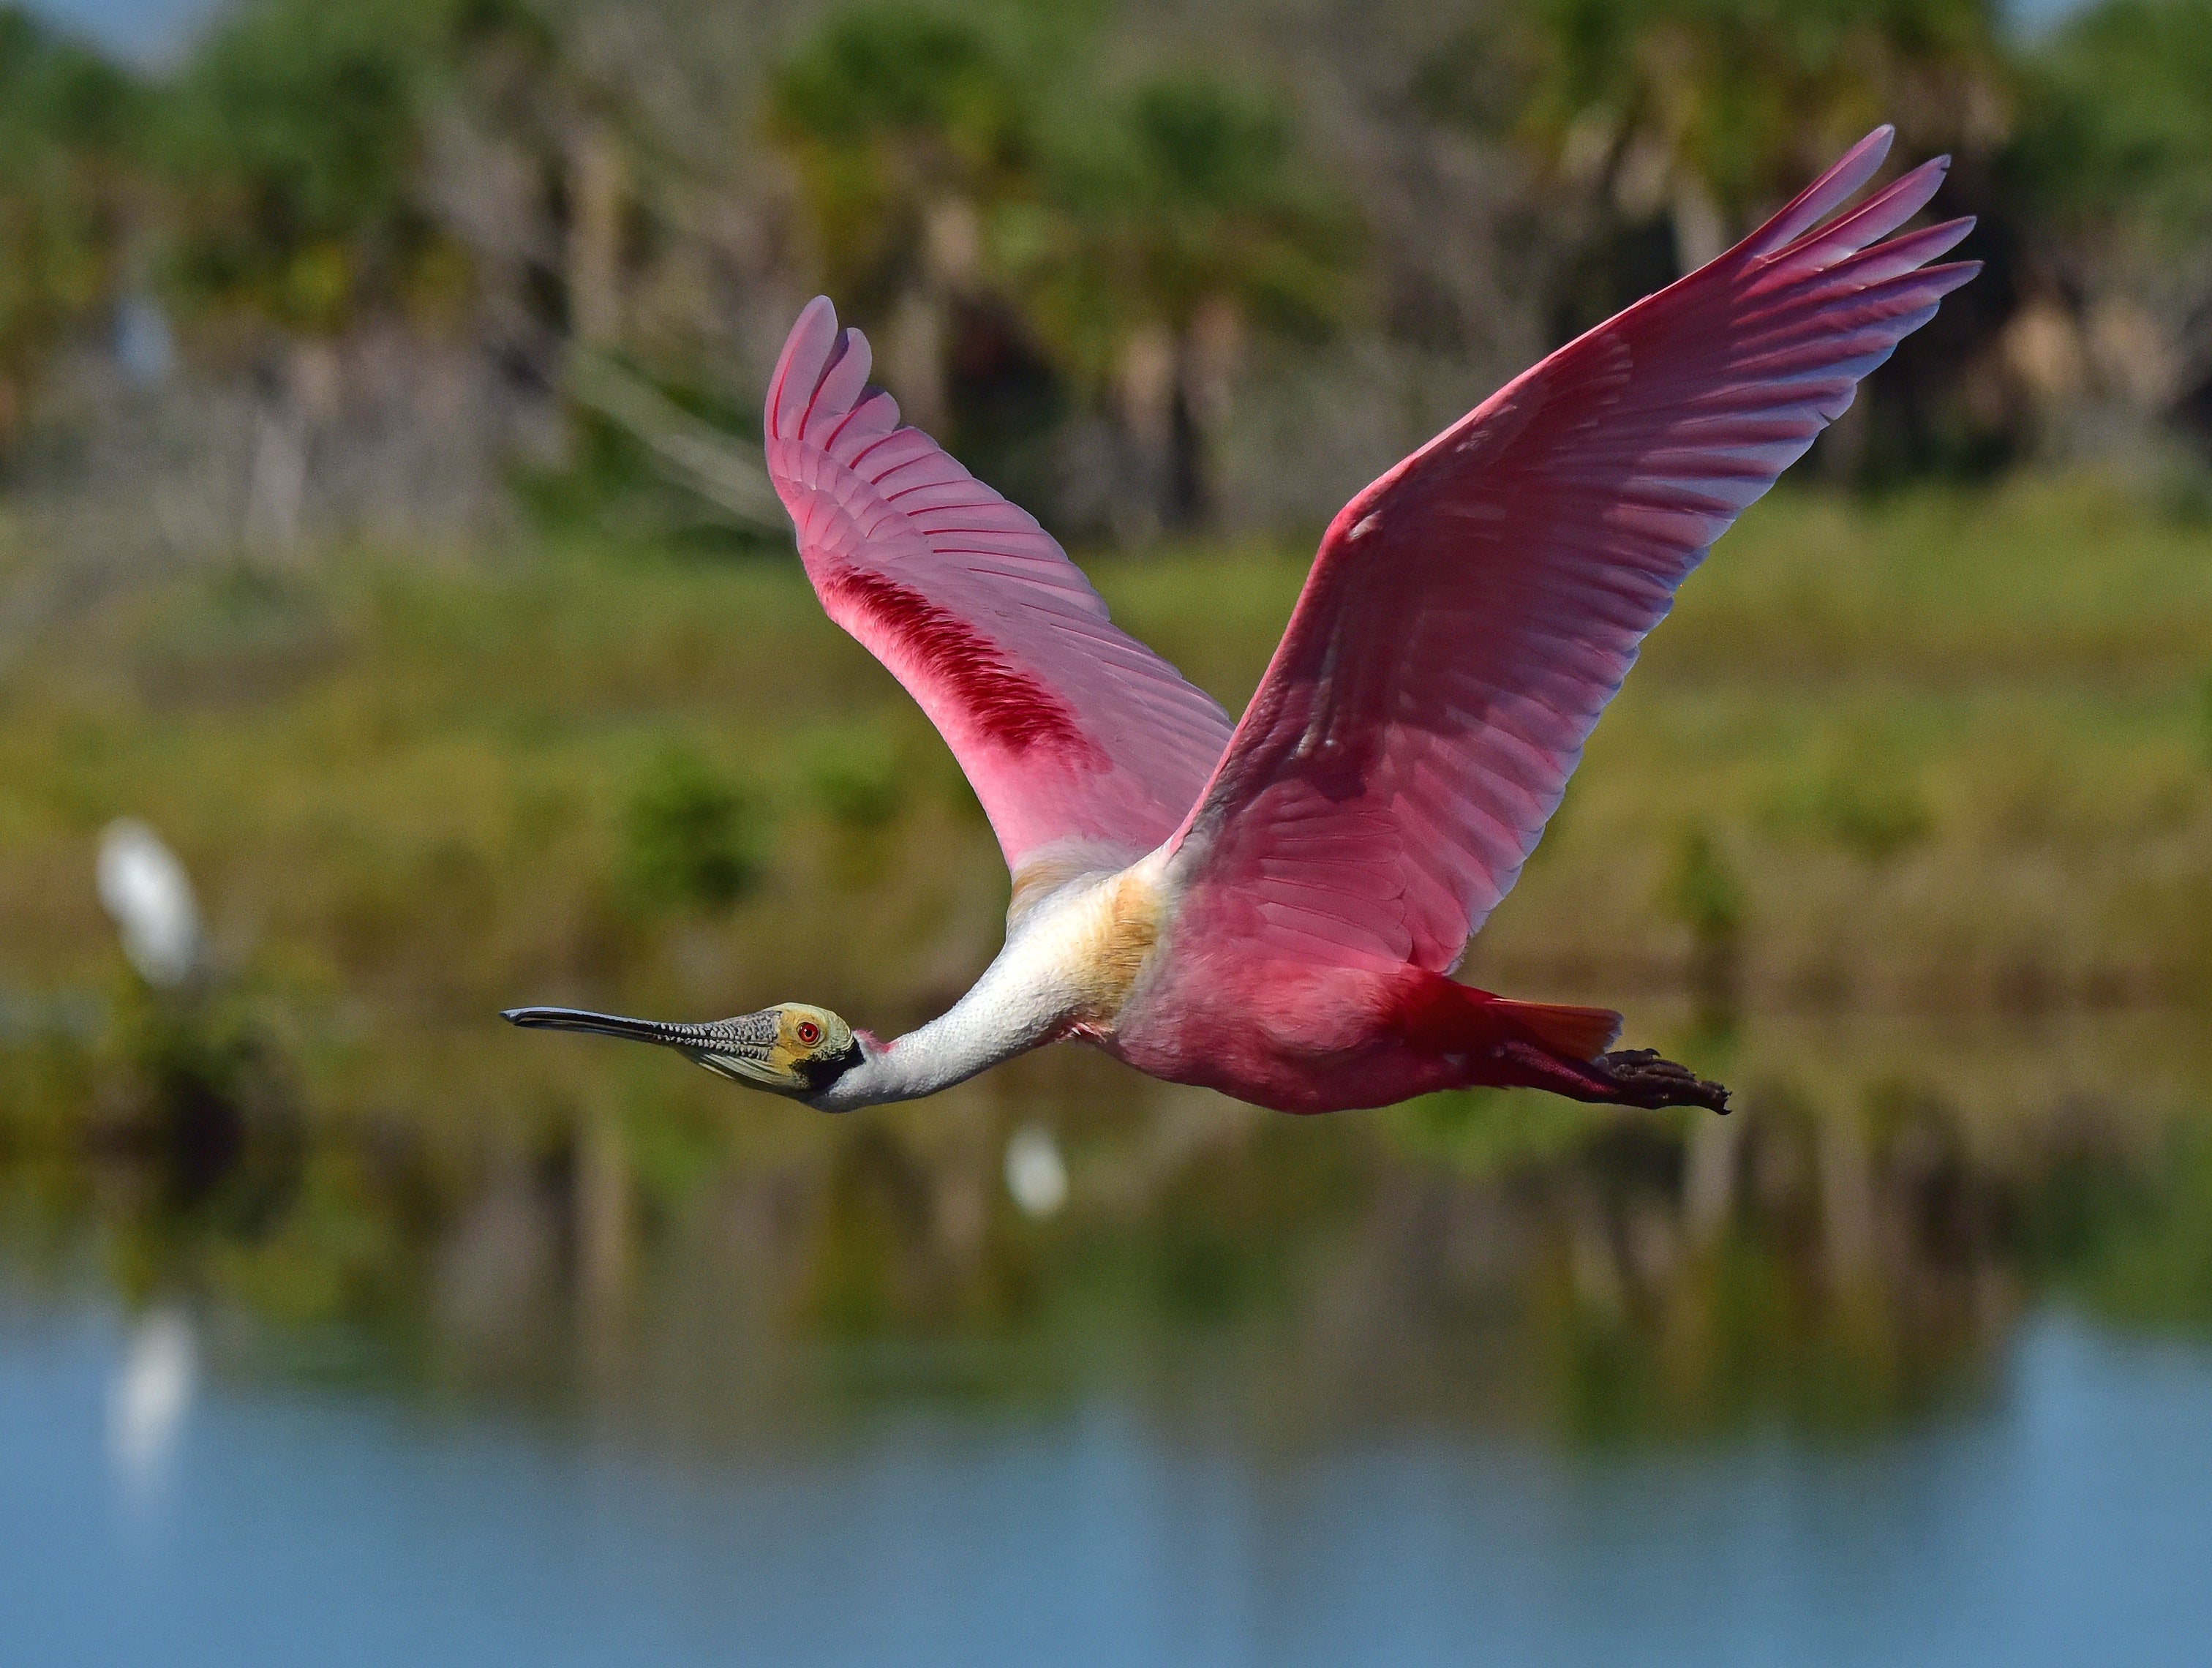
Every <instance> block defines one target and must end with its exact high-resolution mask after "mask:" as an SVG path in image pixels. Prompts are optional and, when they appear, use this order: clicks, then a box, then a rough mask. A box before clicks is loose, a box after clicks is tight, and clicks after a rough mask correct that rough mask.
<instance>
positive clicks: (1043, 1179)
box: [1006, 1123, 1067, 1217]
mask: <svg viewBox="0 0 2212 1668" xmlns="http://www.w3.org/2000/svg"><path fill="white" fill-rule="evenodd" d="M1006 1191H1007V1192H1009V1193H1011V1194H1012V1195H1013V1198H1014V1202H1015V1203H1016V1204H1018V1205H1019V1206H1020V1207H1021V1208H1022V1214H1024V1215H1026V1216H1037V1217H1044V1216H1053V1215H1057V1214H1059V1211H1060V1207H1061V1206H1062V1205H1064V1204H1066V1202H1067V1165H1066V1161H1065V1160H1062V1159H1061V1157H1060V1143H1059V1142H1058V1141H1055V1140H1054V1139H1053V1134H1052V1131H1051V1130H1049V1129H1046V1128H1045V1127H1044V1126H1043V1125H1042V1124H1037V1123H1026V1124H1024V1125H1023V1126H1022V1127H1021V1128H1020V1129H1017V1130H1015V1131H1014V1133H1013V1135H1012V1138H1011V1139H1010V1140H1009V1141H1007V1142H1006Z"/></svg>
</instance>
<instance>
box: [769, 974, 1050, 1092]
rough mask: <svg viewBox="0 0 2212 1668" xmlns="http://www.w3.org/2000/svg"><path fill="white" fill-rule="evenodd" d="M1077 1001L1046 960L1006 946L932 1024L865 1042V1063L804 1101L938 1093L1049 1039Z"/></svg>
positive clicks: (861, 1062)
mask: <svg viewBox="0 0 2212 1668" xmlns="http://www.w3.org/2000/svg"><path fill="white" fill-rule="evenodd" d="M1073 1006H1074V995H1073V991H1071V990H1070V989H1067V988H1066V983H1065V981H1064V980H1062V979H1060V978H1059V977H1055V970H1054V968H1053V967H1052V966H1051V965H1049V963H1047V962H1043V961H1042V960H1041V959H1039V958H1037V957H1035V956H1028V955H1021V954H1018V953H1016V950H1015V947H1014V946H1012V945H1009V946H1008V947H1006V949H1004V950H1001V951H1000V953H999V959H997V960H996V961H994V962H993V963H992V964H991V965H990V966H989V967H987V968H986V969H985V970H984V971H983V977H981V978H980V979H978V980H976V981H975V985H974V987H973V988H972V989H969V992H968V994H967V995H964V996H963V997H962V998H961V999H960V1000H959V1001H957V1002H955V1003H954V1004H953V1005H952V1006H951V1007H949V1008H947V1009H946V1010H945V1012H944V1013H942V1014H939V1015H938V1016H937V1018H935V1019H933V1020H931V1021H930V1022H929V1023H928V1024H927V1025H926V1026H921V1027H919V1028H918V1029H916V1030H914V1031H909V1032H907V1033H906V1035H905V1036H903V1037H900V1038H896V1039H895V1040H893V1041H891V1042H890V1043H888V1044H882V1045H881V1046H874V1045H871V1044H865V1043H864V1044H862V1045H861V1046H862V1049H863V1056H862V1058H861V1061H860V1064H859V1065H857V1066H854V1068H852V1069H851V1070H849V1071H848V1072H847V1073H846V1074H844V1075H843V1076H842V1077H840V1078H839V1079H838V1080H837V1081H836V1082H834V1083H832V1084H831V1085H830V1086H829V1087H828V1088H826V1089H824V1090H823V1091H822V1093H820V1094H818V1095H812V1096H809V1097H808V1098H807V1105H810V1106H813V1107H816V1108H818V1109H819V1110H820V1111H825V1112H846V1111H852V1110H854V1108H855V1107H860V1106H873V1105H879V1104H880V1103H882V1102H884V1101H886V1100H914V1099H919V1098H920V1097H921V1096H923V1095H926V1094H935V1093H937V1092H938V1091H939V1089H949V1088H951V1087H952V1086H953V1085H954V1084H955V1083H961V1082H965V1081H967V1080H968V1079H969V1078H971V1077H973V1076H975V1074H976V1073H977V1072H980V1071H987V1070H988V1069H989V1068H991V1067H993V1066H995V1065H997V1064H998V1063H999V1062H1000V1061H1001V1060H1010V1059H1012V1057H1013V1056H1015V1055H1017V1054H1021V1053H1024V1052H1026V1051H1027V1050H1030V1049H1033V1048H1035V1047H1036V1046H1037V1045H1038V1044H1041V1043H1048V1042H1050V1041H1051V1040H1052V1039H1053V1038H1054V1037H1056V1036H1058V1035H1059V1034H1060V1029H1061V1026H1062V1025H1063V1024H1064V1022H1065V1020H1066V1016H1067V1014H1068V1013H1069V1012H1070V1010H1071V1009H1072V1008H1073Z"/></svg>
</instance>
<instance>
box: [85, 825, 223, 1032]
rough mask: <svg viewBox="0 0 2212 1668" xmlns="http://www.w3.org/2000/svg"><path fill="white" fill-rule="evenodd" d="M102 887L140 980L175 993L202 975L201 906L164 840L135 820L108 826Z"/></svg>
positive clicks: (102, 858)
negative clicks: (200, 973)
mask: <svg viewBox="0 0 2212 1668" xmlns="http://www.w3.org/2000/svg"><path fill="white" fill-rule="evenodd" d="M99 884H100V904H102V905H103V906H104V907H105V908H106V910H107V913H108V915H109V916H111V917H112V919H113V920H114V922H115V925H116V928H118V931H120V932H121V934H122V935H123V953H124V954H125V956H127V957H128V958H130V961H131V966H133V967H134V968H136V969H137V971H138V977H141V978H143V979H144V980H145V981H146V983H149V984H150V985H152V986H153V987H154V988H155V989H157V990H172V989H176V988H177V987H178V986H179V985H181V984H183V983H185V982H186V981H187V980H189V979H190V978H191V977H192V975H193V974H194V973H195V972H196V971H198V969H199V965H200V956H201V952H202V942H201V938H200V911H199V905H198V904H197V903H196V902H194V901H193V898H192V883H191V878H190V877H189V876H188V875H186V874H185V866H184V865H183V864H182V863H180V862H179V861H177V855H176V854H175V853H174V852H173V851H171V850H170V849H169V848H168V847H167V846H166V845H164V844H162V843H161V836H160V835H158V834H156V833H155V831H153V830H152V829H150V828H149V827H147V826H146V825H145V824H144V823H142V822H140V821H138V820H137V819H135V818H131V817H124V818H120V819H118V820H116V821H114V822H112V823H110V824H108V825H107V828H106V831H105V832H103V833H102V834H101V835H100V867H99Z"/></svg>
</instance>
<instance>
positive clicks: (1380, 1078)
mask: <svg viewBox="0 0 2212 1668" xmlns="http://www.w3.org/2000/svg"><path fill="white" fill-rule="evenodd" d="M1412 975H1413V970H1412V969H1409V968H1407V967H1404V966H1402V965H1388V964H1386V965H1376V966H1372V967H1314V966H1310V965H1301V964H1297V963H1285V962H1273V963H1263V962H1243V961H1239V962H1234V963H1229V964H1228V965H1218V964H1217V965H1212V966H1208V965H1204V964H1202V963H1201V964H1200V965H1198V966H1195V967H1191V968H1187V969H1170V970H1168V971H1167V973H1166V976H1165V977H1161V978H1159V979H1158V980H1157V981H1156V982H1153V983H1151V984H1150V986H1149V988H1147V989H1143V990H1140V992H1139V995H1138V996H1137V999H1136V1000H1135V1001H1133V1002H1132V1003H1131V1004H1130V1006H1129V1007H1128V1008H1127V1010H1125V1011H1124V1012H1123V1014H1121V1021H1120V1023H1119V1025H1118V1026H1116V1027H1115V1032H1114V1033H1113V1034H1112V1035H1111V1036H1109V1037H1105V1038H1101V1039H1100V1041H1101V1044H1102V1045H1103V1047H1104V1048H1105V1049H1106V1050H1107V1051H1108V1052H1109V1053H1110V1054H1112V1055H1114V1056H1115V1057H1116V1058H1118V1059H1121V1060H1123V1061H1126V1062H1127V1063H1128V1064H1130V1065H1132V1066H1134V1067H1135V1068H1137V1069H1138V1070H1139V1071H1141V1072H1146V1073H1148V1074H1151V1075H1152V1076H1154V1077H1158V1078H1164V1079H1165V1080H1166V1081H1169V1082H1170V1083H1193V1084H1197V1085H1200V1086H1201V1087H1206V1088H1210V1089H1218V1090H1219V1091H1220V1092H1221V1093H1224V1094H1227V1095H1233V1096H1234V1097H1236V1098H1237V1099H1239V1100H1249V1101H1250V1102H1252V1103H1253V1104H1254V1105H1261V1106H1267V1107H1272V1108H1273V1109H1274V1110H1275V1111H1283V1112H1335V1111H1349V1110H1351V1109H1352V1108H1354V1107H1360V1106H1386V1105H1389V1104H1390V1103H1391V1102H1393V1101H1397V1100H1403V1099H1406V1098H1407V1096H1409V1095H1417V1094H1427V1093H1431V1091H1433V1090H1437V1089H1443V1088H1451V1087H1457V1086H1458V1085H1459V1084H1461V1083H1463V1082H1465V1081H1468V1079H1467V1072H1466V1066H1465V1062H1463V1061H1458V1060H1455V1059H1454V1058H1453V1057H1451V1056H1444V1055H1440V1054H1437V1053H1433V1052H1429V1051H1425V1050H1416V1049H1414V1048H1412V1047H1409V1046H1408V1045H1407V1044H1406V1042H1405V1041H1404V1040H1403V1039H1402V1038H1401V1017H1400V1010H1401V1007H1402V995H1403V991H1404V989H1405V987H1406V984H1407V979H1408V977H1409V976H1412Z"/></svg>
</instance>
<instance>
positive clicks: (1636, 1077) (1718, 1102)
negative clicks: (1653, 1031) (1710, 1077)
mask: <svg viewBox="0 0 2212 1668" xmlns="http://www.w3.org/2000/svg"><path fill="white" fill-rule="evenodd" d="M1589 1065H1590V1069H1592V1070H1593V1071H1596V1072H1598V1073H1601V1074H1603V1076H1604V1078H1605V1080H1606V1081H1607V1083H1608V1084H1610V1085H1611V1086H1612V1088H1613V1095H1612V1096H1611V1097H1610V1098H1611V1099H1617V1100H1619V1101H1620V1104H1621V1105H1624V1106H1643V1107H1646V1108H1650V1109H1656V1108H1658V1107H1661V1106H1703V1107H1705V1108H1706V1109H1707V1110H1709V1111H1716V1112H1722V1113H1725V1112H1726V1111H1728V1109H1729V1092H1728V1091H1727V1090H1726V1089H1724V1088H1723V1087H1721V1086H1720V1085H1719V1084H1717V1083H1708V1082H1707V1081H1705V1079H1704V1078H1702V1077H1699V1075H1698V1074H1696V1073H1695V1072H1693V1071H1692V1070H1691V1069H1690V1068H1688V1067H1687V1066H1678V1065H1676V1064H1675V1063H1674V1062H1673V1061H1672V1060H1663V1059H1662V1058H1660V1056H1659V1050H1657V1049H1650V1048H1628V1049H1618V1050H1614V1051H1613V1053H1611V1054H1601V1055H1599V1056H1598V1057H1597V1058H1596V1059H1595V1060H1593V1061H1591V1062H1589Z"/></svg>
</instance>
